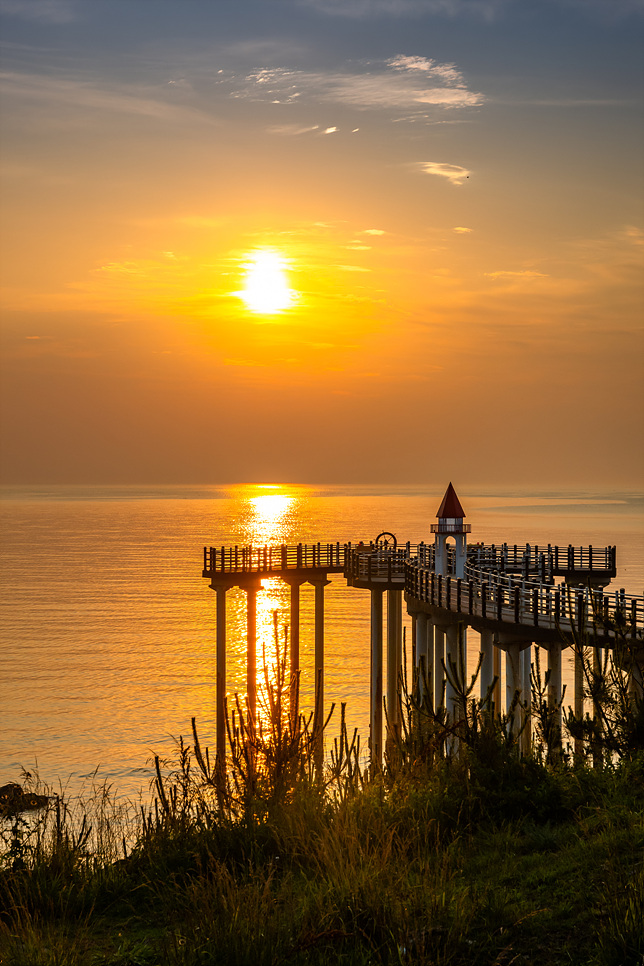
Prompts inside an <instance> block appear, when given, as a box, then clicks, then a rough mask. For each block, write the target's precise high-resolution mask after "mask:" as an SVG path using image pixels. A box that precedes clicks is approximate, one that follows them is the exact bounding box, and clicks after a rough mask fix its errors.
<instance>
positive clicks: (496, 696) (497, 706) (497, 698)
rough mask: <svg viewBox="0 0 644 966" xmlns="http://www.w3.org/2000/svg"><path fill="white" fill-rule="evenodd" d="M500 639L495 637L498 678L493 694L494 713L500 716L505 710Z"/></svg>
mask: <svg viewBox="0 0 644 966" xmlns="http://www.w3.org/2000/svg"><path fill="white" fill-rule="evenodd" d="M497 644H498V639H497V637H496V635H495V638H494V677H495V678H496V684H495V685H494V691H493V692H492V701H493V702H494V713H495V714H497V715H500V714H501V712H502V710H503V708H502V706H501V650H500V648H499V647H497Z"/></svg>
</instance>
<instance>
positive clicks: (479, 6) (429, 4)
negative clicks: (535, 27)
mask: <svg viewBox="0 0 644 966" xmlns="http://www.w3.org/2000/svg"><path fill="white" fill-rule="evenodd" d="M510 2H512V0H297V4H298V6H301V7H311V8H313V9H315V10H317V11H318V12H320V13H324V14H327V15H329V16H339V17H353V18H361V17H373V16H382V17H410V16H411V17H415V16H425V15H427V14H437V15H441V16H446V17H457V16H461V15H466V16H468V17H470V18H476V19H477V20H481V19H482V20H492V19H494V17H495V16H496V15H497V14H498V12H499V11H500V10H502V9H503V8H504V7H506V6H507V5H508V3H510ZM623 2H627V0H623ZM630 2H635V0H630Z"/></svg>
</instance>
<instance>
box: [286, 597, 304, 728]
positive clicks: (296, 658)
mask: <svg viewBox="0 0 644 966" xmlns="http://www.w3.org/2000/svg"><path fill="white" fill-rule="evenodd" d="M301 583H302V581H301V580H290V581H289V584H290V586H291V655H290V657H291V718H292V721H293V725H294V726H295V724H296V722H297V716H298V713H299V693H300V584H301Z"/></svg>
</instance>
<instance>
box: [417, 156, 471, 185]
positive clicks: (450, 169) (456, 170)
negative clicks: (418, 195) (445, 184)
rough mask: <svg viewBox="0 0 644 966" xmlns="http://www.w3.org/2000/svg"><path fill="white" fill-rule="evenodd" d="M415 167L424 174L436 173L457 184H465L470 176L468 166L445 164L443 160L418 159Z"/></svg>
mask: <svg viewBox="0 0 644 966" xmlns="http://www.w3.org/2000/svg"><path fill="white" fill-rule="evenodd" d="M413 167H414V168H415V169H416V170H417V171H422V172H423V174H436V175H438V177H439V178H447V180H448V181H450V182H451V183H452V184H455V185H461V184H463V182H464V181H465V180H466V179H467V178H469V176H470V172H469V171H468V169H467V168H462V167H461V166H460V165H458V164H445V163H444V162H443V161H417V162H415V163H414V164H413Z"/></svg>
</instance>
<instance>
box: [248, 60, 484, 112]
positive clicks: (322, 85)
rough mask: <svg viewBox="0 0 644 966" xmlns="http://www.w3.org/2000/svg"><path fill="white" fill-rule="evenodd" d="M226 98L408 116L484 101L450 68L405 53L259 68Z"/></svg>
mask: <svg viewBox="0 0 644 966" xmlns="http://www.w3.org/2000/svg"><path fill="white" fill-rule="evenodd" d="M231 94H232V96H233V97H247V98H251V99H253V100H258V101H268V102H270V103H279V104H295V103H301V102H302V101H303V100H307V99H308V100H315V101H318V102H326V103H329V102H331V103H334V104H342V105H344V106H346V107H353V108H357V109H358V110H391V111H405V112H407V113H408V114H409V115H410V116H412V117H413V115H414V113H416V114H420V113H422V111H424V110H426V109H427V108H428V107H431V106H434V107H437V108H442V109H449V108H463V107H475V106H477V105H479V104H482V103H483V101H484V100H485V98H484V96H483V95H482V94H481V93H478V92H476V91H471V90H469V89H468V87H467V85H466V83H465V79H464V77H463V75H462V73H461V71H460V70H459V69H458V68H457V67H456V66H455V65H454V64H442V63H439V62H437V61H435V60H432V59H430V58H425V57H415V56H407V55H405V54H398V55H397V56H395V57H392V58H390V59H389V60H385V61H378V62H370V63H367V64H361V65H359V66H354V67H353V68H349V69H346V70H337V71H328V72H323V71H306V70H295V69H293V70H292V69H289V68H285V67H270V68H269V67H263V68H260V69H258V70H254V71H251V73H249V74H247V75H246V77H245V78H244V79H243V81H241V82H239V81H238V82H237V83H236V85H235V88H234V90H232V91H231Z"/></svg>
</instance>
